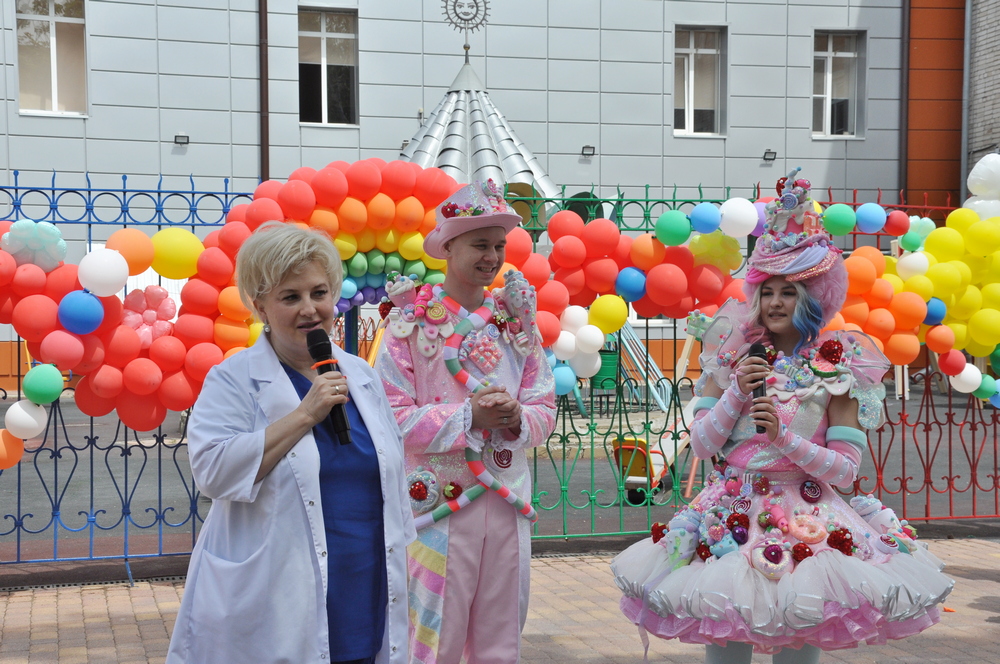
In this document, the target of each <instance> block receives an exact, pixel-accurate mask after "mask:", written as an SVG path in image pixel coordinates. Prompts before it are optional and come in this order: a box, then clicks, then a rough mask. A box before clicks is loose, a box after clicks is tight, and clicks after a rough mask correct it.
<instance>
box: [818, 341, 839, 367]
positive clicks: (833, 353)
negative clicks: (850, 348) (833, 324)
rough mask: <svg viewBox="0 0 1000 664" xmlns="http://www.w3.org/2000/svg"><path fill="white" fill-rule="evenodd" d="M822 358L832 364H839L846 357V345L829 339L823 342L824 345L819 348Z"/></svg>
mask: <svg viewBox="0 0 1000 664" xmlns="http://www.w3.org/2000/svg"><path fill="white" fill-rule="evenodd" d="M819 354H820V356H821V357H822V358H823V359H825V360H828V361H829V362H830V363H831V364H839V363H840V360H841V358H843V357H844V344H842V343H840V342H839V341H837V340H836V339H827V340H826V341H824V342H823V345H822V346H820V347H819Z"/></svg>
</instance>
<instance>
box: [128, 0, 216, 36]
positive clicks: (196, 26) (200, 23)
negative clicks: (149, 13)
mask: <svg viewBox="0 0 1000 664" xmlns="http://www.w3.org/2000/svg"><path fill="white" fill-rule="evenodd" d="M204 4H205V6H204V7H198V8H197V9H195V8H192V7H170V6H167V5H165V4H163V3H160V4H159V6H158V7H157V9H156V33H157V36H158V37H159V38H160V39H167V40H176V41H191V42H201V43H207V44H211V43H219V42H220V41H221V42H228V40H229V12H227V11H225V10H224V9H225V8H220V9H211V8H209V7H208V5H209V3H207V2H206V3H204ZM125 34H128V32H127V31H126V32H125Z"/></svg>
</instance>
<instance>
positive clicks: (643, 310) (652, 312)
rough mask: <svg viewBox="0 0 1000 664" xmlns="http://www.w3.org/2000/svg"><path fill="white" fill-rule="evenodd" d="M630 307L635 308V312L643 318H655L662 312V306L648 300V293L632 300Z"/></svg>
mask: <svg viewBox="0 0 1000 664" xmlns="http://www.w3.org/2000/svg"><path fill="white" fill-rule="evenodd" d="M632 308H633V309H635V313H636V314H638V315H639V316H642V317H643V318H656V317H657V316H659V315H660V314H662V313H663V307H661V306H660V305H658V304H657V303H656V302H653V301H652V300H650V299H649V296H648V295H644V296H643V297H641V298H639V299H638V300H636V301H635V302H632Z"/></svg>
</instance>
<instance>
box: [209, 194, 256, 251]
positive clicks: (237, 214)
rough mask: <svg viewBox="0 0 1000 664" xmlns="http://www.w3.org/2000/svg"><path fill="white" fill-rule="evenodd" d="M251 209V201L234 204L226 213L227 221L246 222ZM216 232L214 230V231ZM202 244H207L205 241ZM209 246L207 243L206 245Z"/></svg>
mask: <svg viewBox="0 0 1000 664" xmlns="http://www.w3.org/2000/svg"><path fill="white" fill-rule="evenodd" d="M249 209H250V204H249V203H240V204H239V205H234V206H233V207H231V208H230V209H229V212H227V213H226V223H227V224H228V223H230V222H233V221H242V222H246V220H247V210H249ZM213 232H214V231H213ZM206 239H207V238H206ZM202 244H205V243H204V242H203V243H202ZM206 246H207V245H206Z"/></svg>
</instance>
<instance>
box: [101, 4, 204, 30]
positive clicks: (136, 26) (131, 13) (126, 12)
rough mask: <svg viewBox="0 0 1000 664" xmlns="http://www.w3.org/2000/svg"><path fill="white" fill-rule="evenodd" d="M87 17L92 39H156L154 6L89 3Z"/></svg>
mask: <svg viewBox="0 0 1000 664" xmlns="http://www.w3.org/2000/svg"><path fill="white" fill-rule="evenodd" d="M85 16H86V21H87V23H86V25H87V34H88V35H89V36H90V37H98V36H104V37H118V36H122V35H128V36H129V37H130V38H132V39H156V7H154V6H152V5H138V4H135V3H125V2H89V3H87V5H86V14H85ZM218 37H219V35H215V37H214V38H215V39H218Z"/></svg>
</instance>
